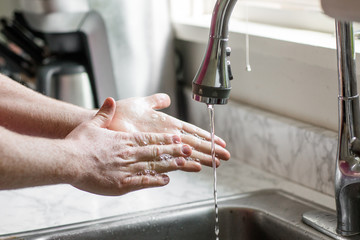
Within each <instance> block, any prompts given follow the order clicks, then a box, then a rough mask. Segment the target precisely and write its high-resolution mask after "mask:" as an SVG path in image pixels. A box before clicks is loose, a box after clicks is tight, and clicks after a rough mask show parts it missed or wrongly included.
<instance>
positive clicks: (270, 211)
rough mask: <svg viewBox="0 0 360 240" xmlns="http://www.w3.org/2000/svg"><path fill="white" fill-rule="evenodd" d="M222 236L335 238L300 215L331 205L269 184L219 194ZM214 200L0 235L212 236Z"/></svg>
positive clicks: (185, 239)
mask: <svg viewBox="0 0 360 240" xmlns="http://www.w3.org/2000/svg"><path fill="white" fill-rule="evenodd" d="M219 207H220V209H219V221H220V240H231V239H237V240H249V239H252V240H267V239H271V240H273V239H274V240H275V239H277V240H280V239H283V240H286V239H291V240H295V239H299V240H306V239H330V238H328V237H327V236H325V235H322V234H321V233H319V232H317V231H316V230H314V229H312V228H311V227H309V226H307V225H305V224H304V223H302V221H301V216H302V214H303V213H304V212H308V211H311V210H326V211H330V212H333V211H331V210H329V209H324V208H322V207H321V206H318V205H316V204H313V203H311V202H308V201H305V200H303V199H299V198H298V197H296V196H293V195H291V194H288V193H285V192H282V191H277V190H266V191H259V192H252V193H248V194H241V195H236V196H231V197H225V198H222V199H220V200H219ZM214 216H215V213H214V205H213V201H212V200H209V201H203V202H195V203H190V204H184V205H179V206H173V207H169V208H162V209H157V210H152V211H146V212H141V213H136V214H131V215H129V214H127V215H123V216H116V217H111V218H106V219H101V220H96V221H89V222H84V223H79V224H71V225H66V226H60V227H55V228H48V229H42V230H36V231H30V232H24V233H19V234H13V235H6V236H5V235H4V236H0V239H41V240H45V239H77V240H79V239H87V240H88V239H89V240H90V239H96V240H106V239H109V240H115V239H121V240H128V239H131V240H152V239H154V240H165V239H169V240H191V239H194V240H202V239H204V240H205V239H206V240H210V239H215V234H214V222H215V221H214Z"/></svg>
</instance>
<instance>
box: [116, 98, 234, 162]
mask: <svg viewBox="0 0 360 240" xmlns="http://www.w3.org/2000/svg"><path fill="white" fill-rule="evenodd" d="M168 106H170V98H169V96H168V95H166V94H155V95H152V96H149V97H139V98H129V99H124V100H119V101H117V102H116V113H115V116H114V118H113V120H112V122H111V124H110V126H109V129H111V130H116V131H123V132H153V133H173V134H179V135H181V138H182V142H183V143H186V144H189V145H190V146H191V147H192V148H193V153H192V155H191V158H192V159H194V160H199V161H200V162H201V164H203V165H206V166H212V157H211V135H210V133H209V132H207V131H205V130H203V129H201V128H198V127H196V126H194V125H192V124H189V123H186V122H183V121H181V120H179V119H177V118H174V117H172V116H169V115H167V114H165V113H163V112H159V111H156V110H161V109H164V108H167V107H168ZM215 143H216V146H215V154H216V164H217V166H218V165H219V164H220V160H228V159H230V153H229V152H228V151H227V150H226V149H225V146H226V143H225V141H224V140H222V139H221V138H219V137H216V136H215Z"/></svg>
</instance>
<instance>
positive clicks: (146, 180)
mask: <svg viewBox="0 0 360 240" xmlns="http://www.w3.org/2000/svg"><path fill="white" fill-rule="evenodd" d="M169 182H170V178H169V176H167V175H166V174H152V173H145V174H138V175H135V176H129V177H127V178H125V179H123V181H122V183H123V185H125V186H128V187H129V188H130V189H131V190H138V189H143V188H149V187H161V186H165V185H166V184H168V183H169Z"/></svg>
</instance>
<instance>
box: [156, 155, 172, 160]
mask: <svg viewBox="0 0 360 240" xmlns="http://www.w3.org/2000/svg"><path fill="white" fill-rule="evenodd" d="M159 158H160V161H169V160H171V159H172V158H173V156H171V155H170V154H162V155H160V157H159Z"/></svg>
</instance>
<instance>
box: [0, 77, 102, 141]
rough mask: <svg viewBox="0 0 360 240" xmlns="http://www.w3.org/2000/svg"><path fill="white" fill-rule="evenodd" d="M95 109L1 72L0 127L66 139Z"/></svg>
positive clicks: (23, 132) (28, 133)
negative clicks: (60, 98) (58, 97)
mask: <svg viewBox="0 0 360 240" xmlns="http://www.w3.org/2000/svg"><path fill="white" fill-rule="evenodd" d="M94 114H95V112H94V111H91V110H86V109H84V108H81V107H77V106H75V105H72V104H67V103H65V102H61V101H58V100H55V99H52V98H49V97H46V96H44V95H42V94H40V93H37V92H35V91H33V90H31V89H28V88H26V87H24V86H22V85H20V84H18V83H16V82H15V81H13V80H11V79H9V78H7V77H6V76H4V75H0V126H4V127H6V128H7V129H9V130H12V131H15V132H18V133H22V134H27V135H33V136H43V137H50V138H63V137H65V136H66V135H67V134H68V133H69V132H70V131H71V130H72V129H74V128H75V127H76V126H77V125H79V123H81V122H83V121H85V120H88V119H90V118H91V117H92V116H93V115H94Z"/></svg>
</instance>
